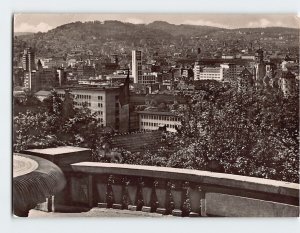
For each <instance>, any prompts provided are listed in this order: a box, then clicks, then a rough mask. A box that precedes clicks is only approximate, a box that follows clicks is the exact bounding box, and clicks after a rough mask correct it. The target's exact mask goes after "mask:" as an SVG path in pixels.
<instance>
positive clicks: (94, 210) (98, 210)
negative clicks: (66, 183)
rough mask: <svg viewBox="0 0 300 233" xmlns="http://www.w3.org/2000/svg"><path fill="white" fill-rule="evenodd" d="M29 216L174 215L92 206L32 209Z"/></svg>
mask: <svg viewBox="0 0 300 233" xmlns="http://www.w3.org/2000/svg"><path fill="white" fill-rule="evenodd" d="M28 217H29V218H39V217H46V218H55V217H151V218H153V217H173V216H171V215H162V214H157V213H146V212H142V211H130V210H117V209H104V208H97V207H95V208H92V209H90V210H89V211H87V212H79V213H59V212H55V213H52V212H43V211H39V210H34V209H33V210H30V212H29V216H28Z"/></svg>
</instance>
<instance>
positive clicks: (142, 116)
mask: <svg viewBox="0 0 300 233" xmlns="http://www.w3.org/2000/svg"><path fill="white" fill-rule="evenodd" d="M12 27H13V30H12V44H11V49H12V67H11V69H12V213H11V215H12V216H13V218H25V219H26V218H28V219H34V218H53V219H54V218H61V217H68V218H73V217H97V218H103V217H109V218H114V217H134V218H139V219H141V218H155V219H157V218H164V219H177V220H178V219H183V218H184V219H187V218H194V219H195V218H202V217H206V218H207V217H299V189H300V186H299V80H300V76H299V17H298V16H297V14H292V13H277V14H275V13H264V14H263V13H251V14H250V13H249V14H240V13H235V14H233V13H231V14H229V13H142V12H141V13H138V12H135V13H114V11H113V9H112V11H111V13H101V12H100V13H86V12H82V13H78V12H77V13H54V12H52V13H38V12H34V13H30V12H24V13H20V12H15V13H14V14H13V16H12ZM50 224H51V223H50V222H49V225H50ZM241 232H242V231H241Z"/></svg>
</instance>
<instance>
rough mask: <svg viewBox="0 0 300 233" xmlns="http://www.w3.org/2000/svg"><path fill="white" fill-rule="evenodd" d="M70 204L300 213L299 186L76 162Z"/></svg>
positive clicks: (179, 212) (188, 212)
mask: <svg viewBox="0 0 300 233" xmlns="http://www.w3.org/2000/svg"><path fill="white" fill-rule="evenodd" d="M71 167H72V170H73V172H72V174H71V177H70V179H69V190H70V191H69V195H70V198H71V200H69V201H70V203H72V205H75V206H87V207H95V206H98V207H101V208H116V209H129V210H133V211H139V210H141V211H145V212H157V213H161V214H172V215H175V216H237V217H238V216H241V217H251V216H253V217H259V216H265V217H280V216H284V217H292V216H294V217H296V216H299V185H298V184H294V183H286V182H281V181H274V180H267V179H261V178H253V177H245V176H237V175H230V174H223V173H213V172H207V171H198V170H189V169H176V168H166V167H152V166H138V165H126V164H111V163H97V162H80V163H74V164H71Z"/></svg>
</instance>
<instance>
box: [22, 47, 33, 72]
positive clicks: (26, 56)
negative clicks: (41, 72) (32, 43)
mask: <svg viewBox="0 0 300 233" xmlns="http://www.w3.org/2000/svg"><path fill="white" fill-rule="evenodd" d="M22 66H23V69H24V70H25V71H27V72H29V73H30V72H31V71H32V70H35V53H34V51H33V49H32V48H31V47H29V48H26V49H25V50H24V53H23V56H22Z"/></svg>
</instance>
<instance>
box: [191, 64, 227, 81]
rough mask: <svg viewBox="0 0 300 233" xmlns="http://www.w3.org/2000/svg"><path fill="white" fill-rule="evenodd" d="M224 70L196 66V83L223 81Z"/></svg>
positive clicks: (219, 67)
mask: <svg viewBox="0 0 300 233" xmlns="http://www.w3.org/2000/svg"><path fill="white" fill-rule="evenodd" d="M223 79H224V77H223V68H222V67H221V66H218V67H201V66H200V65H199V64H196V65H195V67H194V81H197V80H216V81H223Z"/></svg>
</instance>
